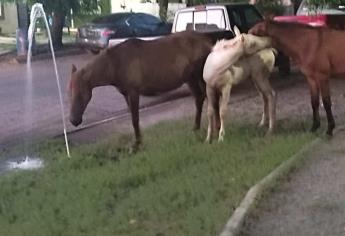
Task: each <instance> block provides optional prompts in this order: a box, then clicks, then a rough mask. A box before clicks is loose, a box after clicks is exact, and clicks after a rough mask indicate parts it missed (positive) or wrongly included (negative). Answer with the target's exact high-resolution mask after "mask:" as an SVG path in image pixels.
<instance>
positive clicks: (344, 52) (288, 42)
mask: <svg viewBox="0 0 345 236" xmlns="http://www.w3.org/2000/svg"><path fill="white" fill-rule="evenodd" d="M249 32H250V33H252V34H255V35H259V36H270V37H271V38H272V43H273V47H275V48H277V49H278V50H280V51H282V52H283V53H284V54H286V55H288V56H289V57H291V58H292V59H293V60H294V61H295V62H296V63H297V64H298V66H299V67H300V70H301V72H302V73H303V74H304V75H305V76H306V79H307V81H308V84H309V88H310V94H311V105H312V108H313V125H312V128H311V131H312V132H313V131H315V130H317V129H318V128H319V127H320V115H319V105H320V104H319V103H320V102H319V97H320V93H321V97H322V102H323V105H324V108H325V111H326V114H327V121H328V129H327V134H328V135H332V134H333V129H334V127H335V122H334V118H333V114H332V108H331V105H332V103H331V96H330V88H329V78H330V77H331V76H332V75H344V74H345V48H344V47H343V46H342V45H345V32H344V31H337V30H332V29H329V28H323V27H311V26H307V25H302V24H297V23H285V22H275V21H271V20H267V21H263V22H260V23H258V24H257V25H255V26H254V27H253V28H252V29H250V31H249Z"/></svg>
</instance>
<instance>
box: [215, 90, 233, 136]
mask: <svg viewBox="0 0 345 236" xmlns="http://www.w3.org/2000/svg"><path fill="white" fill-rule="evenodd" d="M231 87H232V85H231V84H227V85H225V86H224V87H223V88H222V92H221V97H220V99H219V116H220V129H219V136H218V142H222V141H223V140H224V136H225V123H224V119H225V114H226V111H227V108H228V103H229V100H230V93H231Z"/></svg>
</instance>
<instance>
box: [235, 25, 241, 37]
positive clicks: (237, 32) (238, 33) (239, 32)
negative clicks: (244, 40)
mask: <svg viewBox="0 0 345 236" xmlns="http://www.w3.org/2000/svg"><path fill="white" fill-rule="evenodd" d="M234 32H235V35H236V36H239V35H240V34H241V31H240V30H239V29H238V27H237V26H236V25H235V26H234Z"/></svg>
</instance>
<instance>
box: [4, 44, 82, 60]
mask: <svg viewBox="0 0 345 236" xmlns="http://www.w3.org/2000/svg"><path fill="white" fill-rule="evenodd" d="M45 47H47V48H45ZM65 47H66V48H65V49H63V50H55V56H56V57H63V56H69V55H79V54H84V53H86V51H85V50H84V49H81V48H79V47H78V46H77V45H73V44H66V45H65ZM42 48H43V49H42ZM50 58H52V54H51V52H50V48H48V46H46V45H43V46H42V45H40V48H39V49H38V53H37V54H36V55H33V56H32V61H38V60H45V59H50ZM13 60H15V62H17V63H26V55H25V56H18V55H17V52H16V50H10V51H7V52H4V53H1V54H0V62H8V61H13Z"/></svg>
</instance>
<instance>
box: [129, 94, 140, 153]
mask: <svg viewBox="0 0 345 236" xmlns="http://www.w3.org/2000/svg"><path fill="white" fill-rule="evenodd" d="M126 100H127V102H128V106H129V109H130V111H131V115H132V125H133V128H134V133H135V144H134V146H133V149H134V151H137V149H138V148H139V146H140V144H141V141H142V140H141V132H140V127H139V94H138V93H137V92H131V93H129V94H128V96H127V98H126Z"/></svg>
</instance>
